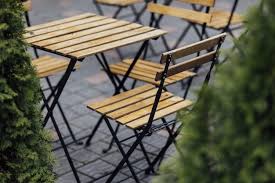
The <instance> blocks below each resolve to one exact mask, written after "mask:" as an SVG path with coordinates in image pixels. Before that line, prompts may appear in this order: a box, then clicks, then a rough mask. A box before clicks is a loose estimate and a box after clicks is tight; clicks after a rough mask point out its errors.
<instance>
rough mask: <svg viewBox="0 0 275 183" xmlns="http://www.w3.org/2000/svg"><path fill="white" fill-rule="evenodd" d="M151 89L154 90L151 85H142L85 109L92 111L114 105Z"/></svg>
mask: <svg viewBox="0 0 275 183" xmlns="http://www.w3.org/2000/svg"><path fill="white" fill-rule="evenodd" d="M153 88H154V86H153V85H144V86H141V87H138V88H135V89H133V90H129V91H127V92H123V93H120V94H118V95H115V96H113V97H110V98H108V99H105V100H103V101H99V102H95V103H92V104H89V105H88V106H87V107H88V108H90V109H92V110H95V109H98V108H100V107H104V106H107V105H111V104H113V103H116V102H118V101H121V100H124V99H127V98H129V97H132V96H135V95H138V94H140V93H143V92H146V91H148V90H151V89H153Z"/></svg>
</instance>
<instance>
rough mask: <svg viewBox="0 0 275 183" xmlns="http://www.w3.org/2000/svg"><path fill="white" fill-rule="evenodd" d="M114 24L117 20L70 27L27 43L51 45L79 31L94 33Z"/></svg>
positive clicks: (29, 39) (34, 38) (30, 39)
mask: <svg viewBox="0 0 275 183" xmlns="http://www.w3.org/2000/svg"><path fill="white" fill-rule="evenodd" d="M113 22H116V20H114V19H103V20H102V21H96V22H91V23H87V24H83V25H79V26H73V27H69V28H66V29H62V30H59V31H55V32H50V33H46V34H43V35H39V36H35V37H31V38H28V39H26V41H27V42H28V43H35V45H39V46H45V45H50V44H51V41H56V40H58V39H59V38H60V37H62V36H67V37H68V36H72V35H75V34H77V33H78V32H79V31H82V30H93V31H95V29H96V28H97V27H98V26H101V25H105V24H109V23H113ZM93 28H94V29H93ZM69 39H71V38H70V37H68V39H67V40H69ZM42 41H43V42H42ZM40 42H42V44H40Z"/></svg>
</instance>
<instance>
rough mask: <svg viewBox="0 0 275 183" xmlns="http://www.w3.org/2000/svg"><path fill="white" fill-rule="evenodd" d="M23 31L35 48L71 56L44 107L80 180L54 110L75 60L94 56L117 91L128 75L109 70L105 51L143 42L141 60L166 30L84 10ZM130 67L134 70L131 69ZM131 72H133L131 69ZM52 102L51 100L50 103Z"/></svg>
mask: <svg viewBox="0 0 275 183" xmlns="http://www.w3.org/2000/svg"><path fill="white" fill-rule="evenodd" d="M26 30H27V33H25V34H24V38H25V40H26V42H28V43H29V44H30V45H31V46H32V47H34V48H37V49H40V50H44V51H46V52H49V53H53V54H56V55H59V56H63V57H66V58H69V59H70V60H69V61H67V62H68V65H67V68H66V71H65V73H64V75H63V76H62V78H61V79H60V81H59V82H58V84H57V86H56V87H55V88H54V90H53V91H52V92H51V94H50V95H49V96H48V97H47V98H44V103H45V107H46V108H47V110H48V112H47V114H46V116H45V118H44V123H47V121H48V120H49V119H50V118H51V119H52V121H53V123H54V127H55V129H56V132H57V135H58V137H59V140H60V142H61V145H62V147H63V149H64V151H65V154H66V157H67V159H68V161H69V163H70V167H71V168H72V171H73V174H74V176H75V179H76V181H77V182H80V180H79V176H78V173H77V171H76V169H75V166H74V164H73V161H72V159H71V157H70V154H69V152H68V150H67V147H66V144H65V143H64V139H63V137H62V135H61V133H60V130H59V127H58V125H57V124H56V122H54V120H53V119H54V116H53V110H54V109H55V107H56V105H57V102H58V100H59V98H60V95H61V94H62V91H63V89H64V87H65V85H66V83H67V81H68V79H69V77H70V75H71V73H72V71H74V69H75V66H76V63H77V62H78V61H83V60H84V59H85V58H86V57H89V56H91V55H95V56H96V58H97V59H98V61H99V63H100V64H101V65H102V67H103V70H104V71H105V72H106V73H107V75H108V76H109V78H110V80H111V82H112V83H113V85H114V87H115V88H116V91H119V90H121V89H123V87H124V83H125V81H126V80H127V77H128V76H127V75H125V77H124V78H123V79H122V80H121V81H119V83H118V78H116V77H114V76H113V75H112V74H111V72H110V69H109V65H108V62H107V59H106V57H105V55H104V53H103V52H105V51H108V50H112V49H116V48H118V47H122V46H126V45H130V44H134V43H139V42H143V43H142V46H141V48H140V49H139V50H138V52H137V55H136V57H135V59H134V60H138V59H139V57H140V55H141V54H142V52H143V51H144V48H145V47H146V45H147V44H148V42H149V40H151V39H157V38H158V37H160V36H162V35H164V34H165V33H166V31H163V30H159V29H155V28H150V27H146V26H142V25H139V24H135V23H131V22H127V21H120V20H116V19H113V18H107V17H104V16H97V15H95V14H92V13H85V14H81V15H77V16H73V17H70V18H65V19H62V20H56V21H53V22H49V23H45V24H40V25H36V26H32V27H29V28H27V29H26ZM129 70H131V69H130V68H129ZM129 72H130V71H129ZM49 101H52V102H51V103H50V102H49Z"/></svg>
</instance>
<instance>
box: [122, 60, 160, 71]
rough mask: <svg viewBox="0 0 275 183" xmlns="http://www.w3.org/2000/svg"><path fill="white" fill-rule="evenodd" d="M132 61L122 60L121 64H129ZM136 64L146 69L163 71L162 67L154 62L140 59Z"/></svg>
mask: <svg viewBox="0 0 275 183" xmlns="http://www.w3.org/2000/svg"><path fill="white" fill-rule="evenodd" d="M132 61H133V59H125V60H123V61H122V62H125V63H129V64H131V63H132ZM137 64H140V65H145V66H148V67H151V68H156V69H160V70H161V69H164V65H162V64H159V63H155V62H152V61H146V60H141V59H139V60H138V61H137Z"/></svg>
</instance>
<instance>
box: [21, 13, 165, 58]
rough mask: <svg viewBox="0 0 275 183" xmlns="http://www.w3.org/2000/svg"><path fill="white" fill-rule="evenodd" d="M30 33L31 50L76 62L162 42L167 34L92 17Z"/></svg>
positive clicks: (60, 22) (83, 16) (32, 29)
mask: <svg viewBox="0 0 275 183" xmlns="http://www.w3.org/2000/svg"><path fill="white" fill-rule="evenodd" d="M26 31H27V32H26V33H25V34H24V38H25V40H26V41H27V42H28V43H29V44H31V46H33V47H36V48H39V49H42V50H45V51H48V52H51V53H55V54H58V55H61V56H65V57H69V58H76V59H82V58H85V57H87V56H90V55H93V54H97V53H101V52H104V51H107V50H111V49H114V48H118V47H122V46H126V45H129V44H133V43H137V42H141V41H145V40H149V39H154V38H158V37H160V36H162V35H164V34H166V33H167V32H166V31H164V30H160V29H155V28H151V27H147V26H143V25H140V24H136V23H131V22H127V21H122V20H117V19H113V18H108V17H104V16H98V15H95V14H92V13H85V14H81V15H77V16H74V17H70V18H66V19H62V20H57V21H53V22H49V23H45V24H40V25H36V26H32V27H29V28H27V29H26Z"/></svg>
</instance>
